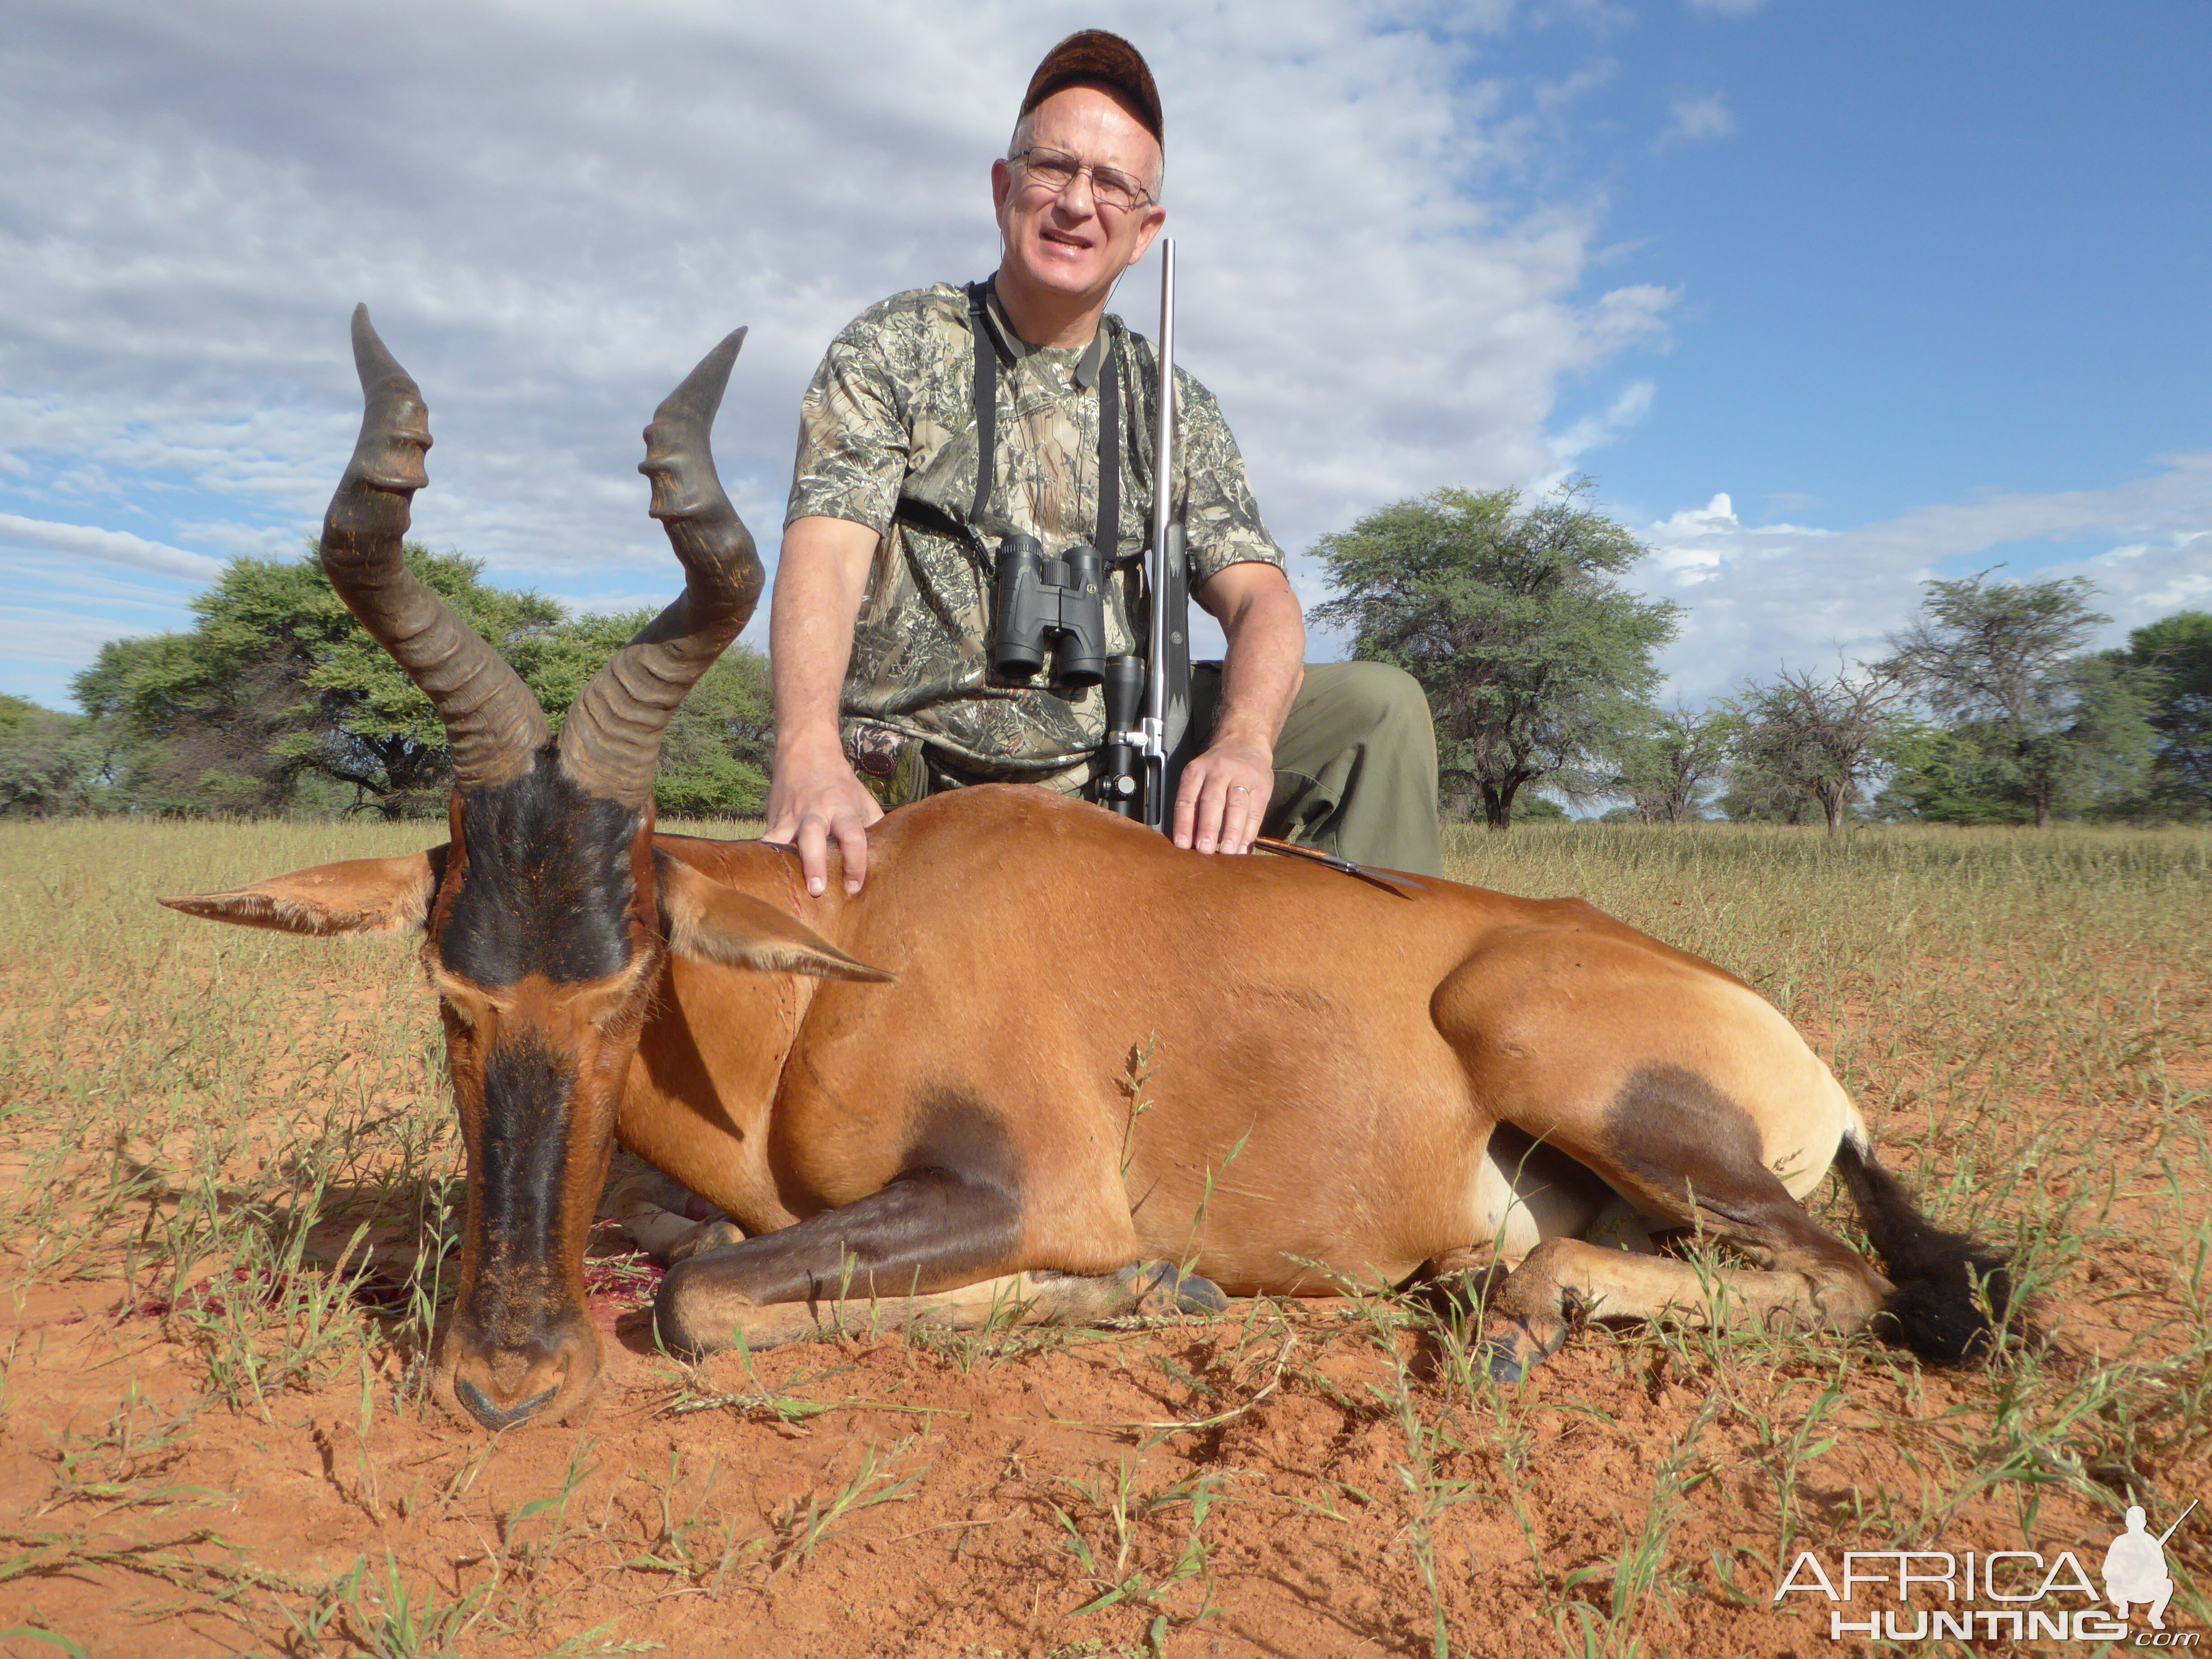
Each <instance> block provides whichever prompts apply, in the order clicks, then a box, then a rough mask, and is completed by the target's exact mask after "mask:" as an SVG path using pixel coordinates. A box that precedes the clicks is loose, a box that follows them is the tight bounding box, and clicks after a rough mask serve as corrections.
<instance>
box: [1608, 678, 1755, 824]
mask: <svg viewBox="0 0 2212 1659" xmlns="http://www.w3.org/2000/svg"><path fill="white" fill-rule="evenodd" d="M1735 724H1736V723H1735V716H1734V714H1733V711H1731V710H1730V709H1729V708H1727V707H1726V706H1724V705H1723V706H1717V707H1714V708H1706V709H1702V710H1697V711H1692V710H1691V709H1688V708H1684V707H1682V705H1681V704H1680V703H1677V704H1675V705H1674V708H1645V709H1644V710H1642V711H1641V718H1640V720H1638V723H1637V724H1636V725H1635V726H1632V728H1630V729H1629V730H1628V731H1626V732H1623V733H1622V734H1621V735H1620V738H1619V741H1618V746H1617V750H1616V753H1617V756H1618V758H1619V761H1620V765H1619V768H1618V769H1617V770H1616V771H1615V772H1614V773H1613V776H1612V777H1610V778H1609V779H1607V782H1606V793H1608V794H1614V795H1626V796H1627V797H1628V799H1629V802H1630V804H1631V805H1632V806H1633V807H1634V808H1635V809H1636V816H1637V817H1639V818H1641V819H1642V820H1643V821H1644V823H1681V822H1683V821H1684V820H1685V819H1686V818H1694V817H1697V815H1698V808H1699V805H1702V804H1703V802H1704V799H1705V786H1706V785H1707V784H1708V783H1711V781H1714V780H1715V779H1716V778H1717V777H1719V776H1720V775H1721V771H1722V769H1723V766H1724V765H1725V764H1726V763H1727V759H1728V755H1729V749H1730V746H1731V744H1733V741H1734V738H1735Z"/></svg>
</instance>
